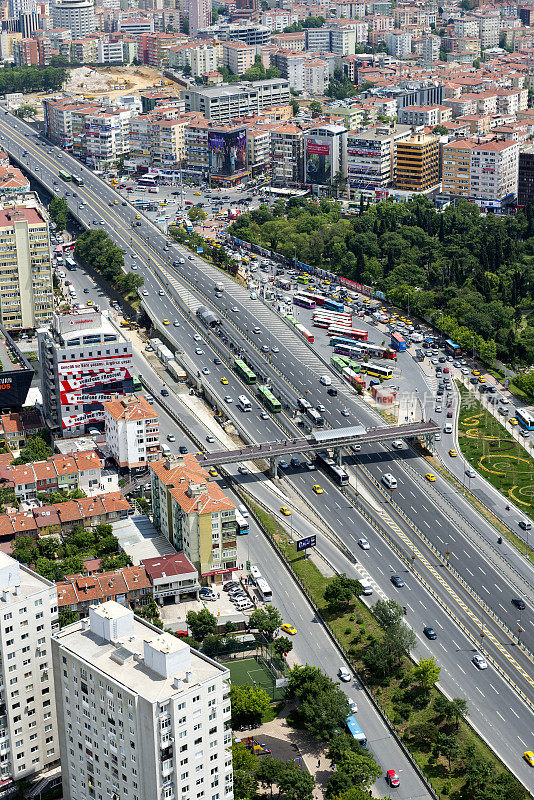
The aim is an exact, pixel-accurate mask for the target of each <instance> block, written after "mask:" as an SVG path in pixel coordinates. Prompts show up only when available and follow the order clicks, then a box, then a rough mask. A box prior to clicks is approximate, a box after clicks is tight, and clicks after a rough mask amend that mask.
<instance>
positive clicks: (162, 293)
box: [158, 289, 165, 297]
mask: <svg viewBox="0 0 534 800" xmlns="http://www.w3.org/2000/svg"><path fill="white" fill-rule="evenodd" d="M158 294H159V296H160V297H165V292H164V291H163V289H160V290H159V292H158Z"/></svg>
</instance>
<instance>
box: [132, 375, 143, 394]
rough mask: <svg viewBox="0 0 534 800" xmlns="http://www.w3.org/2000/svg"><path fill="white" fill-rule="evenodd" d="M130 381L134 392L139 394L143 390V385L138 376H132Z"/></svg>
mask: <svg viewBox="0 0 534 800" xmlns="http://www.w3.org/2000/svg"><path fill="white" fill-rule="evenodd" d="M132 381H133V388H134V392H140V391H141V390H142V388H143V384H142V383H141V379H140V378H139V376H138V375H132Z"/></svg>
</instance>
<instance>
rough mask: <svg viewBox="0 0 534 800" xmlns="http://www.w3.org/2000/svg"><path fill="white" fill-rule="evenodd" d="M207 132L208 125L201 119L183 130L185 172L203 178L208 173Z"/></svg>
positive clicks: (205, 120)
mask: <svg viewBox="0 0 534 800" xmlns="http://www.w3.org/2000/svg"><path fill="white" fill-rule="evenodd" d="M209 130H210V123H209V122H208V120H207V119H202V118H198V119H196V120H195V121H194V122H190V123H189V124H188V125H187V126H186V128H185V170H186V171H188V172H192V173H193V174H195V175H202V176H204V177H208V176H209V172H210V152H209V141H208V136H209Z"/></svg>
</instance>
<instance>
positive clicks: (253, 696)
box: [230, 684, 271, 727]
mask: <svg viewBox="0 0 534 800" xmlns="http://www.w3.org/2000/svg"><path fill="white" fill-rule="evenodd" d="M230 699H231V701H232V724H233V725H234V727H238V726H240V725H259V724H260V722H261V720H262V717H263V716H264V714H266V713H267V710H268V709H269V706H270V704H271V700H270V698H269V695H268V694H267V692H266V691H265V689H262V687H261V686H246V685H245V686H239V685H236V684H233V685H232V687H231V689H230Z"/></svg>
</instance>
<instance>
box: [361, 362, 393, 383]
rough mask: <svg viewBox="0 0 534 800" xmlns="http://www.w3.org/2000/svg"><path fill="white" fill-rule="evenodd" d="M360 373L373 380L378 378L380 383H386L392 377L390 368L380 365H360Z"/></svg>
mask: <svg viewBox="0 0 534 800" xmlns="http://www.w3.org/2000/svg"><path fill="white" fill-rule="evenodd" d="M361 372H365V373H366V374H367V375H370V376H371V377H373V378H380V380H381V381H387V380H388V378H391V376H392V375H393V370H392V369H391V367H382V366H381V365H380V364H362V365H361Z"/></svg>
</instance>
